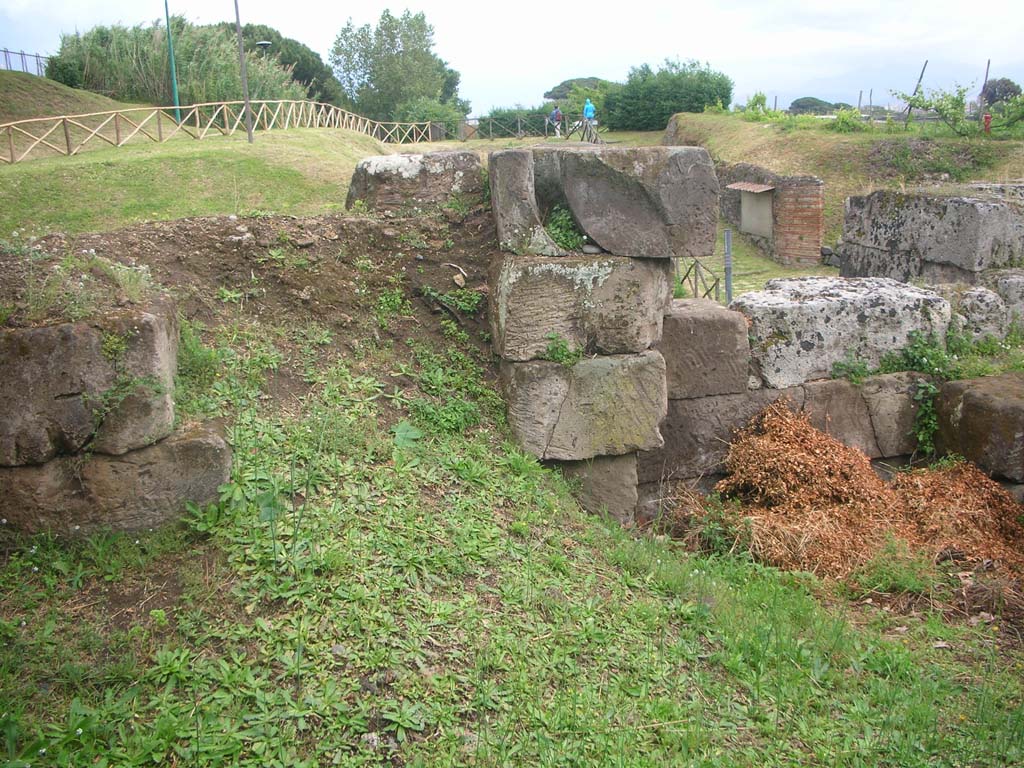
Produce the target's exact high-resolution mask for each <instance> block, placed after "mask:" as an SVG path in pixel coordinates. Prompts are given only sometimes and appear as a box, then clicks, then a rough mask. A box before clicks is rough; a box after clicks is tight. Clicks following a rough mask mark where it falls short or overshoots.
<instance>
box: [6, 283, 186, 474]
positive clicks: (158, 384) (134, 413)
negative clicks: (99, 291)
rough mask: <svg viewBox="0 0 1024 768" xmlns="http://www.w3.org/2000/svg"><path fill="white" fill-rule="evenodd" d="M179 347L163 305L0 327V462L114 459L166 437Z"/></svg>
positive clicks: (171, 313)
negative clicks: (83, 453)
mask: <svg viewBox="0 0 1024 768" xmlns="http://www.w3.org/2000/svg"><path fill="white" fill-rule="evenodd" d="M177 347H178V328H177V316H176V314H175V310H174V306H173V305H172V304H171V303H169V302H158V303H155V304H153V305H151V306H150V307H147V308H146V309H138V310H134V309H133V310H123V311H118V312H115V313H111V314H109V315H106V316H103V317H99V318H95V319H93V320H91V321H89V322H78V323H61V324H58V325H53V326H47V327H41V328H8V329H0V364H2V365H3V369H4V375H3V376H2V377H0V414H2V416H3V418H2V419H0V465H3V466H17V465H23V464H39V463H42V462H45V461H48V460H49V459H51V458H53V457H54V456H56V455H58V454H68V453H74V452H76V451H79V450H81V449H82V448H84V447H85V446H87V445H88V446H89V447H90V448H91V449H92V450H94V451H97V452H100V453H111V454H119V453H124V452H126V451H129V450H132V449H135V448H140V447H143V446H145V445H149V444H151V443H153V442H155V441H157V440H159V439H161V438H163V437H166V436H167V435H169V434H170V432H171V429H172V427H173V423H174V401H173V397H172V395H173V385H174V372H175V369H176V365H177Z"/></svg>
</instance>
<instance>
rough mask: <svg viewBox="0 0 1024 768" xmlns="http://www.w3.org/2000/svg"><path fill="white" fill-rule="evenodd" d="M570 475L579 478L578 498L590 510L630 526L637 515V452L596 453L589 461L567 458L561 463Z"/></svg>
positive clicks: (564, 470) (581, 504)
mask: <svg viewBox="0 0 1024 768" xmlns="http://www.w3.org/2000/svg"><path fill="white" fill-rule="evenodd" d="M559 466H560V467H561V469H562V473H563V474H564V475H565V476H566V477H568V478H574V479H577V480H579V483H580V487H579V492H578V493H577V495H576V498H577V499H578V500H579V502H580V506H582V507H583V508H584V509H585V510H587V511H588V512H593V513H594V514H598V515H603V514H607V515H611V516H612V517H614V518H615V519H616V520H618V521H619V522H620V523H622V524H623V525H631V524H632V523H633V519H634V516H635V514H636V505H637V488H636V454H635V453H627V454H625V455H623V456H595V457H594V458H593V459H587V460H586V461H566V462H561V463H560V465H559Z"/></svg>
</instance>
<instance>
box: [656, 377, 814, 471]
mask: <svg viewBox="0 0 1024 768" xmlns="http://www.w3.org/2000/svg"><path fill="white" fill-rule="evenodd" d="M783 397H784V398H786V399H787V400H788V401H789V403H790V406H791V407H792V408H794V409H796V410H799V409H800V408H802V407H803V404H804V390H803V387H793V388H791V389H786V390H778V389H756V390H752V391H748V392H744V393H742V394H738V395H716V396H713V397H698V398H692V399H687V400H669V403H668V416H667V417H666V418H665V421H664V422H662V424H661V433H662V435H663V436H664V440H665V445H664V447H663V448H661V449H657V450H651V451H645V452H643V453H641V454H639V456H638V463H637V477H638V480H639V482H640V483H656V482H664V481H668V480H678V479H682V478H697V477H704V476H708V475H714V474H720V473H722V472H724V471H725V459H726V456H727V455H728V453H729V443H731V442H732V440H733V437H734V435H735V433H736V430H738V429H741V428H742V427H745V426H746V425H747V424H748V423H749V422H750V419H751V418H753V417H754V416H755V415H756V414H757V413H758V412H760V411H761V410H762V409H763V408H765V407H766V406H767V405H770V404H771V403H773V402H775V401H776V400H778V399H779V398H783Z"/></svg>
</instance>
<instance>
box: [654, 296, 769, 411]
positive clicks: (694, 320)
mask: <svg viewBox="0 0 1024 768" xmlns="http://www.w3.org/2000/svg"><path fill="white" fill-rule="evenodd" d="M655 348H656V349H657V350H658V351H659V352H661V354H662V357H664V358H665V367H666V370H667V371H668V396H669V399H671V400H675V399H680V398H688V397H707V396H709V395H728V394H734V393H739V392H745V391H746V390H747V383H748V381H747V379H748V373H749V369H750V343H749V341H748V338H747V321H746V318H745V317H744V316H743V315H742V314H740V313H739V312H733V311H731V310H728V309H726V308H725V307H722V306H721V305H719V304H717V303H716V302H713V301H709V300H707V299H676V300H675V301H673V302H672V305H671V309H670V310H669V313H668V314H667V315H665V321H664V329H663V330H662V336H661V341H660V342H659V343H658V344H657V345H656V347H655Z"/></svg>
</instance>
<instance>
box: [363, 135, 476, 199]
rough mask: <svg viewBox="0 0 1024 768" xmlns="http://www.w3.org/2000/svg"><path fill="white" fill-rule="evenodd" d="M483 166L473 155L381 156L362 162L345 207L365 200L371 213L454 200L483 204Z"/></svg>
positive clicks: (442, 153) (465, 152)
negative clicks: (453, 198)
mask: <svg viewBox="0 0 1024 768" xmlns="http://www.w3.org/2000/svg"><path fill="white" fill-rule="evenodd" d="M482 169H483V166H482V165H481V164H480V156H479V155H478V154H477V153H476V152H472V151H468V150H466V151H463V150H459V151H454V152H430V153H427V154H407V155H377V156H374V157H367V158H364V159H363V160H360V161H359V164H358V165H357V166H356V169H355V171H354V172H353V174H352V181H351V183H350V184H349V188H348V197H347V199H346V200H345V207H346V208H352V206H353V205H355V202H356V200H362V201H363V203H364V204H365V205H366V207H367V208H369V209H370V210H397V209H402V208H409V207H413V206H436V205H444V204H445V203H446V202H448V201H449V200H450V199H451V198H452V197H453V196H459V197H461V198H463V200H464V201H465V202H466V203H467V204H470V205H472V204H474V203H477V202H480V201H482V200H483V191H484V182H483V172H482Z"/></svg>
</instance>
